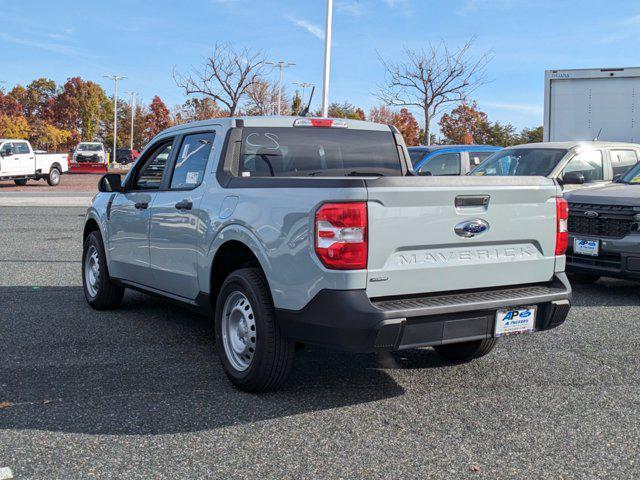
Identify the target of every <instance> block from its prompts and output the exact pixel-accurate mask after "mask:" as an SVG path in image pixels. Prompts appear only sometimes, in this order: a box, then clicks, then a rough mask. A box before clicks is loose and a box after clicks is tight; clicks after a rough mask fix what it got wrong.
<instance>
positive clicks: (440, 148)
mask: <svg viewBox="0 0 640 480" xmlns="http://www.w3.org/2000/svg"><path fill="white" fill-rule="evenodd" d="M501 149H502V147H494V146H492V145H431V146H420V147H409V148H408V150H409V156H410V157H411V163H412V165H413V171H414V172H415V173H417V174H419V175H436V176H441V175H466V174H467V173H469V172H470V171H471V170H472V169H473V168H474V167H476V166H477V165H479V164H480V163H482V162H483V161H484V160H486V159H487V158H488V157H490V156H491V155H492V154H493V153H495V152H497V151H498V150H501Z"/></svg>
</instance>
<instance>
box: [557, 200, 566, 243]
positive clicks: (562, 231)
mask: <svg viewBox="0 0 640 480" xmlns="http://www.w3.org/2000/svg"><path fill="white" fill-rule="evenodd" d="M556 222H557V223H556V225H557V226H556V255H564V254H565V253H566V251H567V246H568V245H569V204H568V203H567V201H566V200H565V199H564V198H556Z"/></svg>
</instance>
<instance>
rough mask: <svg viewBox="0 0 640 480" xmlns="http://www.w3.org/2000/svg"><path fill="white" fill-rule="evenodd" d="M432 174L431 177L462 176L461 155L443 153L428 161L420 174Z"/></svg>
mask: <svg viewBox="0 0 640 480" xmlns="http://www.w3.org/2000/svg"><path fill="white" fill-rule="evenodd" d="M426 172H431V175H436V176H442V175H460V154H459V153H441V154H440V155H436V156H435V157H433V158H431V159H430V160H427V163H425V164H424V165H423V166H422V168H420V173H426Z"/></svg>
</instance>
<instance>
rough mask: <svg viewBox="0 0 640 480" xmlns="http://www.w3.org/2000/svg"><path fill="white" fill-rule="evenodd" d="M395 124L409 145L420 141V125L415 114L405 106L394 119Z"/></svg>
mask: <svg viewBox="0 0 640 480" xmlns="http://www.w3.org/2000/svg"><path fill="white" fill-rule="evenodd" d="M393 125H394V126H395V127H396V128H397V129H398V130H399V131H400V133H401V134H402V137H403V138H404V142H405V143H406V144H407V146H408V147H412V146H415V145H418V144H419V143H420V125H418V121H417V120H416V118H415V117H414V116H413V114H412V113H411V112H410V111H409V110H407V109H406V108H403V109H401V110H400V113H398V114H396V116H395V117H394V119H393Z"/></svg>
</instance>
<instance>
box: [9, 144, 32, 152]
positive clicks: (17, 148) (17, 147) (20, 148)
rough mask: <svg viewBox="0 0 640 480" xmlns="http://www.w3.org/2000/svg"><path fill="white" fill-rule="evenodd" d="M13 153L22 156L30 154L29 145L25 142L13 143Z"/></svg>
mask: <svg viewBox="0 0 640 480" xmlns="http://www.w3.org/2000/svg"><path fill="white" fill-rule="evenodd" d="M13 150H14V152H13V153H19V154H23V153H30V152H29V145H27V142H15V143H14V144H13Z"/></svg>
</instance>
